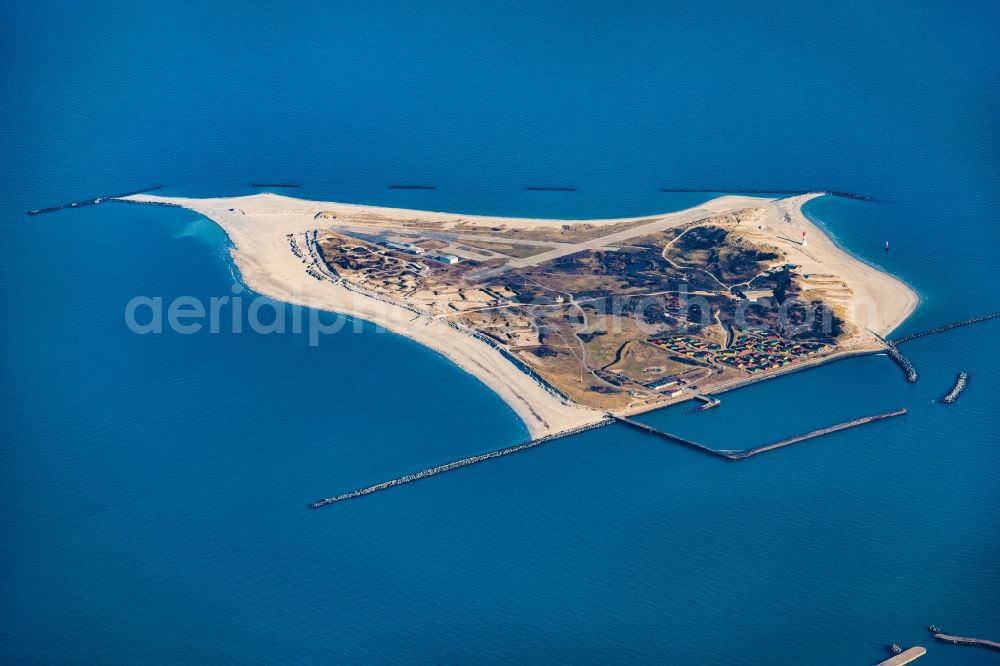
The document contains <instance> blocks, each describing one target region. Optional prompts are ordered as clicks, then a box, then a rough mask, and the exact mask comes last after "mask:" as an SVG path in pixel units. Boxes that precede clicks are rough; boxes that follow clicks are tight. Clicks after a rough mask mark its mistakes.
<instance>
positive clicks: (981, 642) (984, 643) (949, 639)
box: [932, 631, 1000, 651]
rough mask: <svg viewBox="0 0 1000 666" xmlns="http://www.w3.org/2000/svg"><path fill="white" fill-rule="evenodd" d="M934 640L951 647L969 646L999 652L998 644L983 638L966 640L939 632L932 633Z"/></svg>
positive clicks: (999, 645) (999, 646) (962, 637)
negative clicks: (950, 644) (949, 644)
mask: <svg viewBox="0 0 1000 666" xmlns="http://www.w3.org/2000/svg"><path fill="white" fill-rule="evenodd" d="M932 633H933V634H934V638H935V640H939V641H943V642H945V643H952V644H953V645H971V646H975V647H983V648H986V649H988V650H997V651H1000V643H998V642H996V641H988V640H986V639H983V638H966V637H965V636H950V635H948V634H943V633H941V632H933V631H932Z"/></svg>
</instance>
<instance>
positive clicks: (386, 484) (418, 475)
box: [308, 419, 612, 509]
mask: <svg viewBox="0 0 1000 666" xmlns="http://www.w3.org/2000/svg"><path fill="white" fill-rule="evenodd" d="M611 422H612V421H611V419H604V420H602V421H598V422H597V423H591V424H589V425H585V426H580V427H579V428H573V429H572V430H567V431H565V432H561V433H557V434H554V435H546V436H545V437H539V438H538V439H533V440H531V441H529V442H524V443H522V444H515V445H514V446H508V447H507V448H503V449H499V450H497V451H490V452H489V453H482V454H479V455H476V456H469V457H468V458H462V459H461V460H455V461H454V462H450V463H445V464H444V465H438V466H437V467H431V468H429V469H425V470H421V471H419V472H414V473H413V474H407V475H406V476H401V477H399V478H398V479H392V480H391V481H383V482H382V483H376V484H375V485H374V486H368V487H367V488H360V489H358V490H352V491H351V492H347V493H343V494H341V495H334V496H333V497H327V498H324V499H321V500H316V501H315V502H312V503H311V504H309V506H308V508H310V509H319V508H322V507H324V506H328V505H330V504H336V503H337V502H343V501H344V500H349V499H354V498H355V497H361V496H363V495H371V494H372V493H376V492H378V491H380V490H387V489H389V488H394V487H396V486H401V485H403V484H404V483H412V482H413V481H418V480H420V479H426V478H427V477H429V476H434V475H435V474H442V473H444V472H449V471H451V470H453V469H458V468H459V467H466V466H468V465H474V464H476V463H479V462H483V461H484V460H490V459H492V458H501V457H503V456H509V455H511V454H514V453H519V452H521V451H526V450H528V449H533V448H535V447H536V446H541V445H542V444H547V443H548V442H552V441H554V440H557V439H562V438H563V437H569V436H570V435H576V434H578V433H581V432H584V431H587V430H593V429H594V428H600V427H602V426H606V425H608V424H609V423H611Z"/></svg>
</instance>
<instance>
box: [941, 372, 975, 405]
mask: <svg viewBox="0 0 1000 666" xmlns="http://www.w3.org/2000/svg"><path fill="white" fill-rule="evenodd" d="M968 385H969V373H967V372H960V373H958V378H957V379H956V380H955V386H954V387H952V389H951V390H950V391H948V395H946V396H945V397H943V398H941V402H943V403H945V404H947V405H950V404H951V403H953V402H955V401H956V400H958V396H960V395H961V394H962V391H964V390H965V387H966V386H968Z"/></svg>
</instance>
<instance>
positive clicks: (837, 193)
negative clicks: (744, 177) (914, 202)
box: [660, 187, 875, 201]
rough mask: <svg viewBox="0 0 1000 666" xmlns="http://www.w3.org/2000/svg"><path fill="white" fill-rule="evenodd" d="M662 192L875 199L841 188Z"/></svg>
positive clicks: (673, 190) (676, 190)
mask: <svg viewBox="0 0 1000 666" xmlns="http://www.w3.org/2000/svg"><path fill="white" fill-rule="evenodd" d="M660 191H661V192H679V193H715V192H718V193H719V194H781V195H785V196H795V195H797V194H809V193H810V192H823V194H829V195H830V196H832V197H841V198H843V199H857V200H859V201H875V198H874V197H870V196H868V195H867V194H856V193H854V192H842V191H839V190H734V189H725V188H722V189H712V188H701V189H687V188H681V187H663V188H661V189H660Z"/></svg>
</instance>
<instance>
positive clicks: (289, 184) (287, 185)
mask: <svg viewBox="0 0 1000 666" xmlns="http://www.w3.org/2000/svg"><path fill="white" fill-rule="evenodd" d="M298 186H299V184H298V183H251V184H250V187H298Z"/></svg>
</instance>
